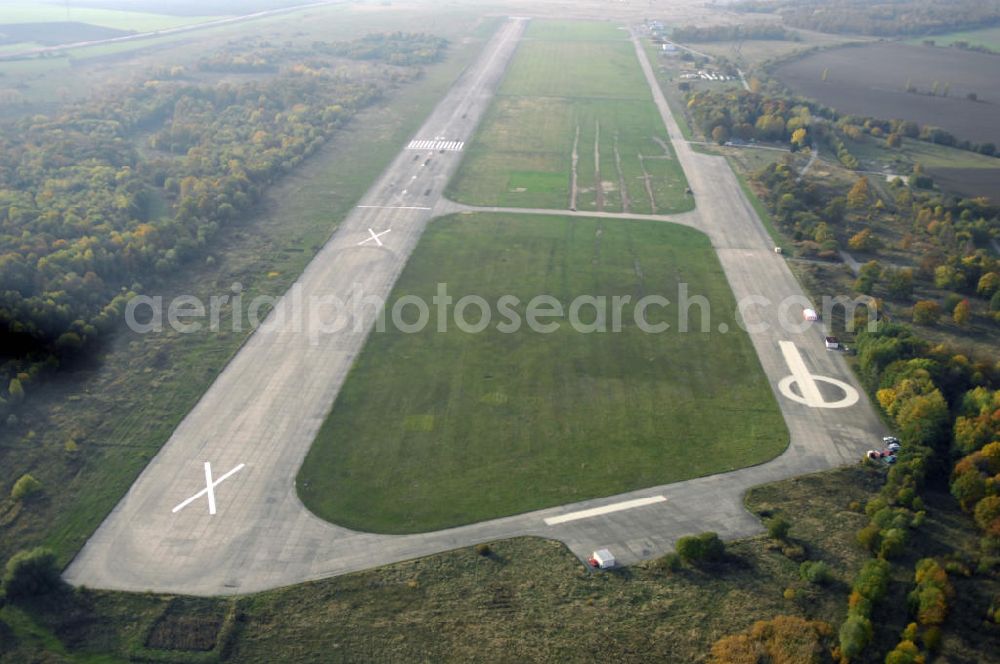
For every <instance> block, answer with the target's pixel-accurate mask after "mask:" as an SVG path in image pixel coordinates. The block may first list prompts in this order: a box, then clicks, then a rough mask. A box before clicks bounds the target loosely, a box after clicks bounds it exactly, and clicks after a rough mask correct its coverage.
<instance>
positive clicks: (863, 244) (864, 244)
mask: <svg viewBox="0 0 1000 664" xmlns="http://www.w3.org/2000/svg"><path fill="white" fill-rule="evenodd" d="M880 244H881V242H879V239H878V238H877V237H875V234H874V233H873V232H872V229H870V228H865V229H864V230H862V231H860V232H858V233H855V234H854V235H852V236H851V239H850V240H848V241H847V246H848V247H850V248H851V249H853V250H854V251H867V252H871V251H875V250H877V249H878V248H879V245H880Z"/></svg>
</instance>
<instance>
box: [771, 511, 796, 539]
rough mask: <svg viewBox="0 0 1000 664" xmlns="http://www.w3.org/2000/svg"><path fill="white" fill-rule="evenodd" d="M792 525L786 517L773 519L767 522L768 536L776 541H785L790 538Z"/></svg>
mask: <svg viewBox="0 0 1000 664" xmlns="http://www.w3.org/2000/svg"><path fill="white" fill-rule="evenodd" d="M791 528H792V524H790V523H788V520H787V519H785V518H784V517H780V516H776V517H774V518H773V519H769V520H768V522H767V534H768V535H770V536H771V537H773V538H774V539H779V540H783V539H785V538H786V537H788V531H789V530H791Z"/></svg>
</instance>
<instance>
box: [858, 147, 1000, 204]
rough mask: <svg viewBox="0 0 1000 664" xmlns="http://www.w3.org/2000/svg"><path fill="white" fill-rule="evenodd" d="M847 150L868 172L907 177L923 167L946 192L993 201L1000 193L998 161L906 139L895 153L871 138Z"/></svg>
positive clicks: (999, 164) (994, 158)
mask: <svg viewBox="0 0 1000 664" xmlns="http://www.w3.org/2000/svg"><path fill="white" fill-rule="evenodd" d="M847 147H848V149H849V150H850V152H851V154H853V155H854V156H855V157H857V158H858V159H859V160H860V161H861V164H862V167H863V168H864V169H865V170H869V171H882V172H891V173H902V174H906V173H909V172H910V170H911V169H912V168H913V166H914V165H915V164H918V163H919V164H920V165H921V166H922V167H923V168H924V169H925V171H926V172H927V174H928V175H930V176H931V177H933V178H934V181H935V183H936V184H937V185H938V186H939V187H940V188H941V189H942V190H944V191H948V192H950V193H953V194H958V195H960V196H969V197H975V196H986V197H987V198H992V199H993V200H996V199H997V192H998V191H1000V159H998V158H997V157H988V156H986V155H982V154H979V153H976V152H970V151H969V150H959V149H957V148H952V147H948V146H946V145H936V144H934V143H928V142H926V141H918V140H913V139H904V140H903V145H902V147H901V148H899V149H891V148H889V147H887V146H886V144H885V141H883V140H880V139H876V138H872V137H870V136H867V137H864V139H863V140H860V141H859V140H853V141H852V140H848V141H847Z"/></svg>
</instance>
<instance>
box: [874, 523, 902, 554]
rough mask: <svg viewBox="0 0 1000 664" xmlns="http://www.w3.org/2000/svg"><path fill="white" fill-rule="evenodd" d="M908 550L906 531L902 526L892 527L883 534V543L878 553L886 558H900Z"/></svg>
mask: <svg viewBox="0 0 1000 664" xmlns="http://www.w3.org/2000/svg"><path fill="white" fill-rule="evenodd" d="M905 551H906V531H905V530H902V529H900V528H890V529H889V530H887V531H885V533H884V534H883V535H882V544H881V546H879V550H878V554H879V555H880V556H881V557H883V558H885V559H886V560H891V559H893V558H898V557H899V556H901V555H903V553H904V552H905Z"/></svg>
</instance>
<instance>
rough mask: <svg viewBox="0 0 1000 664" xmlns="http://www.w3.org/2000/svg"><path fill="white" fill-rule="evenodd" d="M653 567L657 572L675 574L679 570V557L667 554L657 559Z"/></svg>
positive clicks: (674, 554)
mask: <svg viewBox="0 0 1000 664" xmlns="http://www.w3.org/2000/svg"><path fill="white" fill-rule="evenodd" d="M653 566H654V567H655V568H656V569H658V570H663V571H666V572H676V571H677V570H679V569H680V568H681V557H680V556H679V555H678V554H676V553H668V554H665V555H662V556H660V557H659V558H657V559H656V562H654V563H653Z"/></svg>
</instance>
